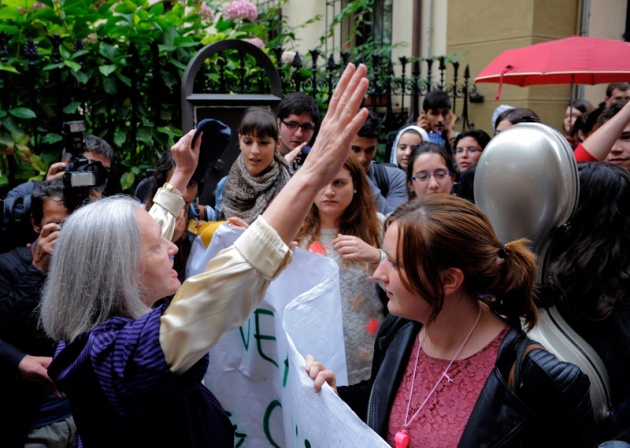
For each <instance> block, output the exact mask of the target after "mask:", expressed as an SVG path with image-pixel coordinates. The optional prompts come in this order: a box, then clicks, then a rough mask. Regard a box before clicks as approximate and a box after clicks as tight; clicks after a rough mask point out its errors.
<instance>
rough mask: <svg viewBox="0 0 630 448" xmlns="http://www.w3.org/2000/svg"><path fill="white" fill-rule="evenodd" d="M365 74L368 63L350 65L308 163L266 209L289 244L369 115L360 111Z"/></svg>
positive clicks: (266, 216)
mask: <svg viewBox="0 0 630 448" xmlns="http://www.w3.org/2000/svg"><path fill="white" fill-rule="evenodd" d="M365 75H366V68H365V66H364V65H360V66H359V67H358V68H355V67H354V66H353V65H352V64H350V65H348V66H347V67H346V70H345V71H344V73H343V75H342V76H341V79H340V80H339V83H338V84H337V88H336V89H335V92H334V93H333V97H332V100H331V101H330V105H329V107H328V112H327V113H326V116H325V117H324V121H323V122H322V126H321V128H320V131H319V134H318V135H317V139H316V140H315V143H314V144H313V148H312V149H311V151H310V152H309V155H308V157H307V158H306V161H305V162H304V165H302V167H301V168H300V169H299V170H298V171H297V173H295V174H294V175H293V177H292V178H291V180H289V182H288V183H287V185H286V186H285V187H284V188H283V189H282V190H281V191H280V193H278V196H277V197H276V198H275V199H274V200H273V201H272V202H271V204H270V205H269V207H268V208H267V210H265V212H264V213H263V217H264V218H265V220H266V221H267V222H268V223H269V225H270V226H271V227H273V228H274V229H275V230H276V232H278V234H279V235H280V237H281V238H282V239H283V241H284V242H285V243H286V244H290V243H291V241H292V240H293V238H294V237H295V235H296V234H297V232H298V230H299V229H300V226H301V225H302V222H303V221H304V218H305V217H306V214H307V212H308V210H309V209H310V207H311V205H312V203H313V201H314V200H315V195H316V194H317V192H318V191H319V190H320V189H321V188H323V187H324V186H325V185H326V184H328V183H329V182H330V180H331V179H332V178H333V176H334V175H335V174H337V172H338V171H339V170H340V169H341V166H342V165H343V163H344V162H345V160H346V157H347V156H348V151H349V150H350V143H351V141H352V138H353V137H354V136H355V135H356V133H357V132H358V131H359V129H360V128H361V125H362V124H363V122H364V121H365V119H366V118H367V113H368V111H367V109H363V110H361V111H360V112H359V113H358V114H357V109H358V108H359V106H360V105H361V102H362V101H363V97H364V96H365V93H366V92H367V87H368V80H367V79H366V78H365Z"/></svg>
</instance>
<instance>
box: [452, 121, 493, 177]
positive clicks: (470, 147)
mask: <svg viewBox="0 0 630 448" xmlns="http://www.w3.org/2000/svg"><path fill="white" fill-rule="evenodd" d="M489 142H490V136H489V135H488V134H487V133H486V132H485V131H482V130H481V129H471V130H469V131H466V132H462V133H461V134H458V135H457V137H455V143H454V146H455V163H456V164H457V169H458V171H459V173H460V174H463V173H465V172H466V170H468V168H470V167H471V166H473V165H476V164H477V162H478V161H479V157H481V152H482V151H483V150H484V148H485V147H486V145H487V144H488V143H489Z"/></svg>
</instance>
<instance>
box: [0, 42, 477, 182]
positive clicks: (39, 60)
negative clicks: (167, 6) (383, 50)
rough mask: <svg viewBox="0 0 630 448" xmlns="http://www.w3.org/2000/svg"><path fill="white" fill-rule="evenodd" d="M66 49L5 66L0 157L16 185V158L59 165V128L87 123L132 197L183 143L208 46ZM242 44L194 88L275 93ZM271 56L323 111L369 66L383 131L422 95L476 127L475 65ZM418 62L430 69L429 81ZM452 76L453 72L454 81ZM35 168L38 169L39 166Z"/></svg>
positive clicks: (405, 116)
mask: <svg viewBox="0 0 630 448" xmlns="http://www.w3.org/2000/svg"><path fill="white" fill-rule="evenodd" d="M238 42H240V44H245V42H242V41H238ZM60 43H61V40H60V39H59V38H58V37H56V36H50V37H49V38H48V41H47V42H39V43H36V42H34V41H33V39H30V38H28V39H27V40H26V43H25V45H24V46H23V47H22V49H21V52H22V54H23V58H22V60H21V66H20V67H19V69H18V70H15V71H9V70H0V118H1V120H2V124H3V128H0V134H2V143H0V144H1V145H2V147H0V149H2V152H1V154H0V155H2V157H5V159H6V160H8V163H9V164H10V166H9V169H8V174H9V184H15V183H17V182H18V181H20V180H21V178H22V179H23V178H24V177H25V175H20V173H19V170H18V169H17V168H18V165H17V164H16V162H15V161H14V159H12V158H11V157H10V154H13V153H15V151H16V150H17V149H19V147H23V149H24V148H28V150H29V152H28V154H31V153H32V154H36V155H42V157H43V159H44V162H47V163H50V162H52V161H55V157H56V156H55V155H57V156H58V154H59V153H60V150H61V145H62V141H61V135H59V134H60V132H61V128H62V126H61V125H62V123H63V122H64V121H70V120H76V119H85V120H86V121H87V122H88V129H90V131H91V132H92V133H93V134H95V135H98V136H100V137H103V138H105V139H106V140H107V141H108V142H110V143H111V144H112V146H113V147H114V149H115V151H116V164H115V165H116V166H117V169H116V171H117V172H112V179H114V178H118V180H119V182H116V184H117V185H116V186H113V188H112V189H113V190H114V191H113V192H115V191H116V190H127V191H128V190H130V189H132V188H133V186H134V184H135V183H137V181H138V180H139V179H138V178H139V177H142V175H143V173H144V172H145V170H146V169H147V168H150V167H152V166H153V164H154V163H155V160H157V157H158V156H159V154H160V153H161V152H162V151H164V150H165V149H167V148H168V147H170V144H171V142H172V141H173V140H176V139H177V135H178V132H179V131H181V129H179V128H180V127H181V123H182V110H181V91H182V74H183V72H184V70H185V68H186V64H187V63H188V62H189V61H190V59H191V58H192V57H193V56H194V55H195V53H196V52H198V51H199V50H201V47H200V46H198V47H194V46H193V47H191V46H188V47H186V48H182V49H181V50H180V49H177V50H174V51H172V52H171V53H168V52H165V51H163V50H159V49H158V44H157V43H148V44H147V45H146V46H144V47H140V46H136V45H134V44H131V45H128V44H126V43H125V42H117V41H115V40H113V39H109V38H107V37H105V38H102V39H101V42H100V45H98V46H84V45H83V43H82V41H77V42H76V45H75V48H73V50H72V53H70V54H61V53H62V52H63V51H64V49H63V48H62V47H61V45H60ZM240 44H239V45H237V47H238V48H235V49H229V50H225V51H222V52H220V53H217V54H215V55H213V57H212V58H210V59H208V60H207V61H205V62H204V64H203V67H202V69H201V70H200V71H199V75H198V76H197V77H196V78H195V80H194V85H195V88H194V89H195V91H197V92H205V93H210V94H225V93H228V94H230V95H242V96H243V97H246V98H249V100H247V99H246V100H245V101H250V102H252V101H253V102H255V98H256V95H255V94H256V93H269V92H270V91H271V89H270V85H269V77H268V76H267V75H266V73H265V70H264V69H262V68H261V67H259V65H258V63H257V61H256V60H255V58H253V57H252V56H251V54H248V52H247V51H243V48H242V45H240ZM38 46H39V47H42V50H43V51H42V50H40V48H39V47H38ZM65 51H66V52H67V50H65ZM18 53H19V52H18ZM9 54H16V51H15V49H9V37H8V35H7V34H6V33H0V63H2V62H3V61H4V62H6V61H7V58H8V55H9ZM269 56H270V59H271V60H272V63H273V65H274V66H275V67H276V70H277V71H278V74H279V76H280V79H281V84H282V94H287V93H290V92H292V91H304V92H305V93H307V94H309V95H311V96H313V97H314V98H315V99H316V100H317V102H318V104H319V105H320V107H321V110H322V114H323V113H324V112H325V111H326V108H327V105H328V103H329V100H330V96H331V94H332V91H333V88H334V84H335V82H336V80H337V79H338V78H339V76H340V73H341V70H342V69H343V67H345V65H346V64H347V63H348V62H357V63H358V62H364V63H366V65H367V66H368V70H369V77H370V81H371V83H370V90H369V94H368V96H367V98H366V101H365V105H366V106H368V107H370V108H372V109H374V110H376V111H377V112H378V113H380V114H382V116H383V117H384V124H385V126H384V135H386V134H387V133H388V132H390V131H392V130H395V129H397V128H398V127H400V126H401V125H403V124H405V123H408V122H410V121H413V120H414V119H415V118H417V116H418V114H419V111H420V105H421V100H422V98H423V96H424V95H426V93H427V92H428V91H430V90H433V89H441V90H444V91H446V92H447V93H448V94H449V95H450V97H451V99H452V108H453V110H454V112H455V113H456V114H457V115H458V116H459V124H458V130H460V129H461V130H463V129H467V128H468V127H471V126H472V124H471V123H469V121H468V101H469V92H470V84H469V78H470V74H469V70H468V67H466V69H465V70H464V75H463V80H460V78H459V64H458V63H457V62H456V61H455V62H450V61H448V59H447V58H446V57H439V58H435V59H429V60H422V61H419V60H411V59H410V58H407V57H402V58H400V59H399V60H398V61H393V60H391V59H387V58H382V57H379V56H374V57H371V58H369V60H358V61H350V54H349V53H346V52H343V53H341V54H340V55H337V56H335V55H332V54H331V55H327V56H326V55H323V54H322V53H320V52H319V51H318V50H311V51H309V55H308V56H306V57H305V58H303V57H302V56H301V55H300V54H299V53H295V54H293V53H290V52H286V51H285V50H284V49H282V48H274V49H273V50H272V51H271V52H270V54H269ZM305 59H306V60H307V61H306V62H305ZM421 64H425V65H426V70H425V73H426V75H425V76H424V77H421V70H420V68H421ZM447 65H450V67H449V70H448V71H447ZM110 70H111V71H110ZM447 72H448V73H452V76H451V77H450V79H448V80H447ZM24 109H28V112H25V111H24ZM33 117H36V118H33ZM22 132H24V133H25V134H28V135H29V141H28V143H27V144H23V143H22V140H20V139H21V138H22V137H21V135H22ZM7 136H8V137H7ZM5 142H6V143H5ZM6 145H14V147H13V148H11V147H8V146H6ZM19 145H22V146H19ZM45 153H48V155H47V156H45ZM22 154H27V153H26V152H24V151H22ZM28 154H27V155H28ZM29 163H31V165H32V166H34V164H35V163H36V161H35V162H32V161H31V162H29ZM21 166H24V165H21ZM34 168H36V167H34ZM37 170H40V171H39V173H40V175H42V174H43V173H45V166H43V167H40V168H37V169H36V170H35V172H34V173H32V172H31V173H32V174H28V175H29V176H33V175H36V174H37ZM20 176H21V177H20Z"/></svg>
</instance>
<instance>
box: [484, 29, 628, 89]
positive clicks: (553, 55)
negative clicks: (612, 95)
mask: <svg viewBox="0 0 630 448" xmlns="http://www.w3.org/2000/svg"><path fill="white" fill-rule="evenodd" d="M629 61H630V43H628V42H624V41H620V40H612V39H601V38H596V37H581V36H572V37H567V38H565V39H558V40H552V41H549V42H542V43H540V44H535V45H529V46H527V47H522V48H516V49H513V50H506V51H504V52H503V53H501V54H500V55H499V56H497V57H496V58H495V59H494V60H493V61H492V62H490V64H488V65H487V66H486V67H485V68H484V69H483V70H482V71H481V72H480V73H479V74H478V75H477V77H476V78H475V82H476V83H477V82H494V83H499V92H498V93H497V99H498V97H499V96H500V93H501V87H502V85H503V84H504V83H505V84H513V85H517V86H534V85H544V84H590V85H593V84H603V83H611V82H626V81H630V62H629Z"/></svg>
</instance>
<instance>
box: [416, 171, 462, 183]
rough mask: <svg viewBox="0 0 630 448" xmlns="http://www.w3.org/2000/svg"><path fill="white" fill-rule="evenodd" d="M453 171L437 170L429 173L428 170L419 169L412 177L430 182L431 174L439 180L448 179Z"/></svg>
mask: <svg viewBox="0 0 630 448" xmlns="http://www.w3.org/2000/svg"><path fill="white" fill-rule="evenodd" d="M452 174H453V173H451V172H450V171H448V170H435V171H434V172H433V173H427V172H426V171H418V172H417V173H416V174H415V175H413V176H412V177H411V180H417V181H418V182H422V183H424V182H428V181H429V179H431V176H433V177H435V178H436V179H437V180H438V181H440V180H444V179H446V178H447V177H448V176H451V175H452Z"/></svg>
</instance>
